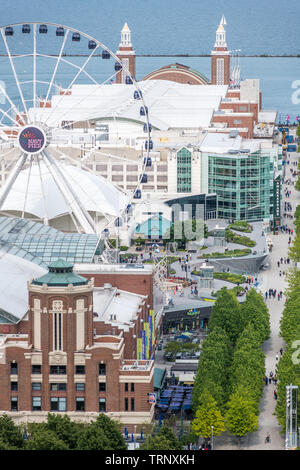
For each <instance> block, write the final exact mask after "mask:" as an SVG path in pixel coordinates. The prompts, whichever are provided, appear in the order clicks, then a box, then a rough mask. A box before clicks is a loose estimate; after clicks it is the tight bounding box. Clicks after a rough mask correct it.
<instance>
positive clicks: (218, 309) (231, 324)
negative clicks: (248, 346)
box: [208, 287, 245, 344]
mask: <svg viewBox="0 0 300 470" xmlns="http://www.w3.org/2000/svg"><path fill="white" fill-rule="evenodd" d="M216 327H219V328H222V329H223V330H224V331H225V332H226V333H227V334H228V336H229V339H230V340H231V342H232V343H233V344H235V342H236V340H237V338H238V337H239V335H240V334H241V332H242V331H243V329H244V327H245V321H244V317H243V315H242V313H241V308H240V304H239V302H238V300H237V299H236V297H234V296H233V295H232V294H231V293H230V292H229V291H228V290H227V289H226V287H223V288H222V289H220V291H219V295H218V297H217V300H216V302H215V304H214V305H213V308H212V313H211V316H210V319H209V323H208V328H209V330H210V331H212V330H213V329H214V328H216Z"/></svg>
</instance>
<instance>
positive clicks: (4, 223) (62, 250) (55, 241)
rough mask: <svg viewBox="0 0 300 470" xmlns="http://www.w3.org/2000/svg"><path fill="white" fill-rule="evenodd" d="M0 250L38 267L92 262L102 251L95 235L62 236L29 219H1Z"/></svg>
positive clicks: (61, 233) (101, 243)
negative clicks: (62, 261) (58, 261)
mask: <svg viewBox="0 0 300 470" xmlns="http://www.w3.org/2000/svg"><path fill="white" fill-rule="evenodd" d="M0 248H1V250H2V251H6V252H7V253H10V254H14V255H17V256H20V257H21V258H25V259H27V260H28V261H32V262H34V263H36V264H38V265H40V266H46V267H47V266H48V265H49V264H50V263H52V262H53V261H56V260H58V259H63V260H65V261H69V262H70V263H92V262H93V260H94V256H95V255H100V254H101V253H102V251H103V242H102V241H100V240H99V236H98V235H93V234H92V235H90V234H81V233H63V232H60V231H59V230H56V229H54V228H53V227H49V226H47V225H43V224H41V223H39V222H33V221H31V220H28V219H20V218H11V217H0Z"/></svg>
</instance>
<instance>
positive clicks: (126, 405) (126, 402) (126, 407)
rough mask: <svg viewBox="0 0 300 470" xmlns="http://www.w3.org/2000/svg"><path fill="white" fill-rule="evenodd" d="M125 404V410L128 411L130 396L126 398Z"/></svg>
mask: <svg viewBox="0 0 300 470" xmlns="http://www.w3.org/2000/svg"><path fill="white" fill-rule="evenodd" d="M124 405H125V411H128V398H125V400H124Z"/></svg>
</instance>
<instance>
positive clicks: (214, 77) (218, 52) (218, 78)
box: [211, 15, 230, 85]
mask: <svg viewBox="0 0 300 470" xmlns="http://www.w3.org/2000/svg"><path fill="white" fill-rule="evenodd" d="M226 24H227V23H226V19H225V17H224V15H223V16H222V18H221V22H220V24H219V27H218V29H217V32H216V42H215V47H214V50H213V51H212V52H211V84H212V85H229V83H230V53H229V51H228V49H227V43H226V31H225V28H224V26H225V25H226Z"/></svg>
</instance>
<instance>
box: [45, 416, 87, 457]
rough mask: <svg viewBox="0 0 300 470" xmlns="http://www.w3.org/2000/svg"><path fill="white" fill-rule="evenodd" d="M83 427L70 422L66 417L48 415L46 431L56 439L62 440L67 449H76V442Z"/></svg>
mask: <svg viewBox="0 0 300 470" xmlns="http://www.w3.org/2000/svg"><path fill="white" fill-rule="evenodd" d="M82 427H83V425H82V424H81V423H76V422H75V421H71V420H70V418H69V416H68V415H63V416H61V415H59V414H54V413H48V419H47V424H46V429H48V430H49V431H53V433H54V434H55V435H56V436H57V438H58V439H60V440H62V441H63V442H64V443H65V444H66V445H67V446H68V448H69V449H76V446H77V441H78V438H79V435H80V433H81V430H82Z"/></svg>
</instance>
